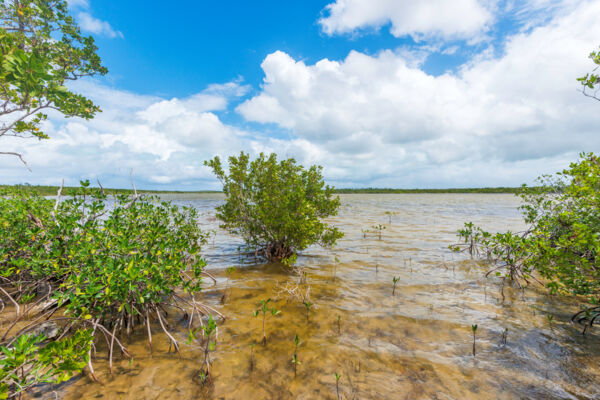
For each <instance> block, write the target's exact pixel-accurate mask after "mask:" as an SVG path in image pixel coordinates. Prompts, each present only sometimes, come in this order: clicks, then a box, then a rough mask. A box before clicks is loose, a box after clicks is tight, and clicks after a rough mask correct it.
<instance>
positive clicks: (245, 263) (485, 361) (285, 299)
mask: <svg viewBox="0 0 600 400" xmlns="http://www.w3.org/2000/svg"><path fill="white" fill-rule="evenodd" d="M341 198H342V204H343V206H342V208H341V210H340V213H339V215H338V216H337V217H335V218H332V219H331V222H332V223H334V224H336V225H337V226H339V227H340V229H341V230H342V231H344V232H345V235H346V236H345V237H344V239H343V240H341V241H340V243H339V246H338V247H336V248H335V249H334V251H331V250H325V249H321V248H317V247H315V248H309V249H307V250H306V251H305V252H304V253H303V254H302V256H301V257H300V258H299V263H298V264H299V266H300V267H302V268H303V269H304V271H305V272H306V279H307V283H308V286H310V292H309V295H310V301H311V302H312V303H314V306H313V307H312V308H311V310H310V314H309V319H308V320H307V316H306V309H305V307H304V305H302V304H301V303H300V302H298V301H297V300H294V299H293V298H289V296H288V294H287V293H286V292H285V291H284V290H283V288H285V287H286V286H287V287H288V288H290V287H293V286H294V285H296V284H297V283H298V282H299V281H300V278H299V276H298V275H297V274H295V273H293V272H291V271H288V270H286V269H285V268H283V267H282V266H281V265H275V264H266V265H265V264H260V263H258V264H257V263H255V262H254V259H253V258H249V259H248V258H244V257H241V256H240V255H239V253H238V246H240V245H241V241H240V240H239V239H237V238H233V237H231V236H229V235H228V234H226V233H225V232H223V231H221V230H219V229H217V225H218V224H217V222H216V220H215V218H214V207H215V206H216V205H218V204H219V203H220V202H221V201H222V197H221V196H220V195H201V196H198V195H197V196H177V197H173V198H171V199H172V200H175V201H176V202H177V203H180V204H187V205H193V206H194V207H197V208H198V209H199V210H200V211H201V213H202V224H203V226H204V227H205V228H206V229H215V230H216V235H214V237H213V238H211V239H210V240H209V244H208V245H207V246H206V251H205V258H206V260H207V261H208V263H209V267H208V271H209V272H210V273H211V274H212V275H214V276H215V277H216V278H217V283H216V284H213V282H212V281H211V280H210V279H206V281H205V286H206V287H205V290H204V292H203V295H202V296H201V297H202V300H203V301H204V302H206V303H207V304H209V305H211V306H213V307H215V308H216V309H217V310H219V311H220V312H221V313H223V314H224V315H226V316H227V320H226V321H225V322H223V323H220V326H219V332H218V344H217V347H216V350H215V352H214V354H213V359H214V360H213V385H212V387H202V386H201V385H200V384H199V380H198V379H197V374H198V371H199V370H200V368H201V363H202V360H203V356H202V352H201V350H200V344H199V343H197V344H192V345H191V346H187V345H182V352H181V358H180V357H179V356H177V355H176V354H172V353H169V352H168V347H169V346H168V341H167V339H166V337H165V336H164V335H162V334H160V333H159V329H160V328H159V327H158V326H154V327H153V330H154V331H155V332H154V335H153V342H154V352H153V355H152V356H151V355H150V353H149V350H148V347H147V342H146V337H145V336H144V335H143V332H141V331H140V332H138V333H137V334H136V335H134V336H133V337H132V339H131V341H130V342H129V343H128V348H129V350H130V352H131V353H133V355H134V357H135V358H134V361H133V362H132V363H130V362H129V361H126V360H123V361H120V362H118V363H117V365H118V367H117V368H116V369H115V371H113V374H112V375H110V374H109V373H108V368H107V361H106V360H105V354H104V353H103V352H102V351H99V352H98V355H97V358H96V359H95V368H96V370H97V372H98V374H99V377H100V379H101V381H102V385H100V384H95V383H92V382H91V380H90V379H89V378H88V377H86V376H82V377H80V378H77V379H74V380H72V381H70V382H68V383H66V384H63V385H62V386H61V387H59V388H58V389H57V390H56V392H55V393H48V392H46V393H44V394H42V397H46V398H55V397H64V398H66V399H198V398H209V399H287V398H290V399H291V398H298V399H321V398H323V399H337V398H338V394H337V390H336V381H335V377H334V373H336V372H337V373H338V374H340V375H341V378H340V380H339V397H340V398H343V399H353V398H356V399H359V398H360V399H515V398H534V399H586V398H600V388H599V387H598V385H597V382H598V381H599V380H598V378H599V377H600V376H599V375H600V374H599V371H600V369H599V367H598V361H599V360H600V341H599V340H598V337H597V336H594V335H588V336H587V337H582V336H581V335H580V334H579V328H578V327H575V326H572V325H571V324H570V323H569V317H570V315H571V313H573V312H575V311H577V307H578V305H577V303H576V302H575V301H571V300H569V301H567V300H565V299H561V298H555V297H550V296H548V295H547V294H546V292H545V291H544V290H543V289H539V288H535V287H532V288H529V289H527V290H525V291H520V290H516V289H514V290H513V289H505V294H506V298H505V300H504V301H502V298H501V296H500V284H499V281H498V280H497V278H487V279H486V278H484V277H483V275H484V273H485V272H486V271H487V269H486V267H485V266H484V265H478V264H477V263H475V262H473V261H471V260H470V259H469V257H468V256H465V255H456V254H452V253H450V252H449V251H448V250H447V247H448V245H449V244H451V243H454V242H455V241H456V236H455V232H456V230H457V229H458V228H461V227H462V224H463V222H464V221H473V222H475V223H476V224H478V225H480V226H482V227H484V228H486V229H487V230H491V231H498V230H506V229H511V230H513V231H519V230H522V229H523V228H524V226H523V225H522V223H521V220H520V218H519V212H518V210H517V209H516V208H517V207H518V204H519V203H518V200H517V199H516V198H515V197H514V196H512V195H486V194H464V195H463V194H448V195H446V194H423V195H421V194H408V195H391V194H386V195H343V196H341ZM386 212H390V213H392V215H390V214H386ZM378 224H381V225H384V226H385V229H384V230H382V235H381V239H379V238H378V237H377V236H376V235H371V236H370V237H367V238H365V237H364V235H363V232H362V230H363V229H370V228H371V227H372V226H373V225H378ZM335 257H337V258H338V259H339V263H336V262H335V261H334V260H335ZM229 266H235V267H236V270H235V272H234V273H233V274H232V275H231V279H230V281H228V280H227V276H226V274H225V268H227V267H229ZM334 274H335V279H334ZM393 277H399V278H400V279H399V282H398V284H397V288H396V291H395V295H392V278H393ZM308 286H307V285H306V284H300V288H301V289H303V290H306V289H307V287H308ZM224 293H227V296H226V298H225V301H224V303H223V302H222V298H223V294H224ZM267 298H273V299H274V300H273V301H274V306H275V307H276V308H277V309H280V310H281V315H278V316H275V317H271V318H268V319H267V325H266V331H267V336H268V344H267V345H266V346H263V345H261V344H257V345H256V346H255V347H254V361H255V362H254V367H253V368H252V369H251V361H250V358H251V344H252V343H253V342H260V340H261V338H262V331H261V329H262V328H261V321H260V319H258V318H254V317H253V316H252V311H253V310H255V309H256V308H257V304H258V302H259V300H260V299H267ZM548 315H551V316H553V319H552V321H550V320H549V318H548ZM338 316H339V324H338ZM179 319H180V315H179V314H177V313H175V312H174V313H173V314H170V322H171V330H172V331H173V332H174V333H175V336H176V337H177V339H178V340H181V341H185V340H186V338H187V332H186V329H185V325H184V322H181V321H179ZM472 324H477V325H478V329H477V337H476V350H477V354H476V356H475V357H474V356H473V354H472V346H473V335H472V331H471V325H472ZM506 328H508V335H507V343H506V345H502V344H501V340H502V332H503V331H504V330H505V329H506ZM593 333H595V332H593ZM296 334H297V335H298V336H299V338H300V340H301V341H302V343H301V345H300V347H299V348H298V361H299V362H300V364H299V365H298V367H297V375H296V376H294V370H293V367H292V362H291V360H292V354H293V352H294V343H293V340H294V336H295V335H296Z"/></svg>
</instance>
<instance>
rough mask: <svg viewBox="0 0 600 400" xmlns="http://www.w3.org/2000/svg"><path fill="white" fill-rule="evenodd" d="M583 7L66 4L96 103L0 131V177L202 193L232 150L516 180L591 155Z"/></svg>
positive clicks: (332, 166)
mask: <svg viewBox="0 0 600 400" xmlns="http://www.w3.org/2000/svg"><path fill="white" fill-rule="evenodd" d="M599 3H600V2H597V1H575V0H522V1H511V0H453V1H449V0H428V1H422V2H414V1H409V0H324V1H316V0H303V1H300V0H297V1H273V0H265V1H257V2H248V1H181V2H178V3H177V7H178V8H174V6H173V4H171V3H165V2H153V1H144V2H142V1H138V0H131V1H127V2H117V1H111V0H103V1H100V0H72V1H71V2H70V11H71V13H72V15H73V16H74V17H75V18H76V20H77V21H78V22H79V24H80V26H81V28H82V30H83V31H84V32H85V33H87V34H91V35H93V36H94V37H95V38H96V41H97V44H98V47H99V53H100V55H101V57H102V59H103V61H104V63H105V65H106V66H107V67H108V69H109V74H108V75H107V76H106V77H103V78H93V79H87V80H84V81H79V82H75V83H74V84H73V85H72V89H73V90H77V91H79V92H81V93H83V94H85V95H86V96H89V97H90V98H92V99H93V100H94V101H95V102H97V103H98V104H99V105H100V106H101V107H102V109H103V110H104V111H103V113H101V114H99V115H98V116H97V117H96V118H95V119H94V120H92V121H89V122H86V121H81V120H73V119H71V120H65V119H63V118H61V117H60V116H58V115H52V116H51V119H50V121H49V122H48V125H47V126H46V129H47V131H48V132H49V133H50V136H51V139H50V140H49V141H43V142H39V143H37V142H31V141H30V142H24V141H16V140H12V139H10V140H9V139H6V140H4V139H3V140H4V146H5V147H6V148H7V150H13V149H14V150H19V151H22V152H24V154H25V156H26V158H27V160H28V161H29V163H30V165H31V167H32V172H28V171H27V170H26V169H24V168H22V166H20V165H19V164H18V162H16V161H15V160H12V159H6V158H2V159H0V174H2V176H4V177H5V179H4V182H3V183H19V182H29V183H33V184H56V183H58V182H60V180H61V179H63V178H64V179H65V181H66V182H67V184H75V183H76V182H77V181H78V180H79V179H83V178H91V179H96V178H98V179H101V180H102V181H103V182H104V185H105V186H115V187H126V186H128V185H129V175H130V172H131V170H133V172H134V176H135V177H136V181H137V182H138V186H139V187H145V188H173V189H183V190H195V189H214V188H218V183H217V182H216V181H215V180H214V178H213V177H212V176H211V175H210V172H209V171H208V170H207V169H206V168H205V167H203V165H202V162H203V160H205V159H207V158H211V157H213V156H214V155H220V156H222V157H227V156H228V155H231V154H236V153H239V151H241V150H244V151H247V152H250V153H251V154H257V153H258V152H260V151H264V152H277V153H278V154H279V155H280V156H281V157H295V158H297V159H298V160H299V161H300V162H302V163H304V164H314V163H318V164H320V165H323V166H324V173H325V176H326V178H327V180H328V181H329V182H331V183H333V184H335V185H336V186H340V187H475V186H501V185H511V186H513V185H519V184H521V183H524V182H528V183H530V182H532V181H533V179H534V178H535V177H536V176H538V175H540V174H542V173H548V172H553V171H556V170H558V169H562V168H564V167H566V166H567V165H568V163H569V162H571V161H574V160H575V159H576V158H577V154H578V153H579V152H580V151H598V149H599V147H600V139H598V137H599V135H597V132H596V131H595V130H594V126H598V122H600V117H599V116H600V112H598V111H599V110H598V104H596V103H597V102H593V101H592V100H590V99H587V98H585V97H584V96H582V95H581V94H580V93H579V92H578V86H577V82H576V80H575V79H576V78H577V77H578V76H580V75H582V74H584V73H585V72H587V71H589V70H591V69H592V68H593V64H591V62H590V61H589V60H588V59H587V54H588V53H589V52H590V51H592V50H594V49H595V48H597V46H598V45H600V39H599V38H600V27H599V26H598V25H599V24H597V21H598V18H600V4H599Z"/></svg>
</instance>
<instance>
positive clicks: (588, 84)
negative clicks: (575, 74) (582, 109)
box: [577, 51, 600, 100]
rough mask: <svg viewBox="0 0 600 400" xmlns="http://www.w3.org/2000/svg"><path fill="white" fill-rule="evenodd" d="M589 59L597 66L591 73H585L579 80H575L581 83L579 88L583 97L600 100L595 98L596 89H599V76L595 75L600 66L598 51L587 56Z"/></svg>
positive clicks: (599, 52)
mask: <svg viewBox="0 0 600 400" xmlns="http://www.w3.org/2000/svg"><path fill="white" fill-rule="evenodd" d="M589 58H590V60H592V61H593V62H594V64H596V65H597V66H596V67H595V68H594V70H593V71H592V72H591V73H587V74H585V75H584V76H582V77H581V78H578V79H577V80H578V81H579V82H580V83H581V86H582V87H583V89H582V91H583V94H584V95H586V96H588V97H593V98H595V99H596V100H600V98H599V97H598V96H597V93H598V89H599V88H600V76H599V75H598V74H597V73H595V71H597V70H598V66H600V51H592V52H591V53H590V55H589ZM590 90H591V91H593V93H589V91H590Z"/></svg>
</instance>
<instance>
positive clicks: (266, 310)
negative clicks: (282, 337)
mask: <svg viewBox="0 0 600 400" xmlns="http://www.w3.org/2000/svg"><path fill="white" fill-rule="evenodd" d="M270 302H271V299H270V298H269V299H267V300H261V301H260V307H259V308H258V309H257V310H256V311H254V312H253V313H252V315H254V316H255V317H258V316H259V315H260V314H262V333H263V338H262V343H263V345H266V344H267V334H266V333H265V320H266V319H267V314H271V315H272V316H275V315H278V314H281V311H279V310H276V309H274V308H273V307H269V303H270Z"/></svg>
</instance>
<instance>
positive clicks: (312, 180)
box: [205, 152, 343, 261]
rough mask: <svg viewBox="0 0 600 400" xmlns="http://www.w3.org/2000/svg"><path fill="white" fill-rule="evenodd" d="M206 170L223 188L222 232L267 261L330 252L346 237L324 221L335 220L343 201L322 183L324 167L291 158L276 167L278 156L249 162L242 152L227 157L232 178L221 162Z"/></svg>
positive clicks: (247, 156) (220, 213)
mask: <svg viewBox="0 0 600 400" xmlns="http://www.w3.org/2000/svg"><path fill="white" fill-rule="evenodd" d="M205 165H207V166H209V167H210V168H212V170H213V172H214V174H215V175H216V176H217V178H218V179H219V180H220V181H221V182H222V183H223V192H224V193H225V196H226V202H225V204H223V205H221V206H219V207H217V218H219V219H220V220H221V221H222V222H223V225H222V226H223V227H224V228H226V229H228V230H229V231H230V232H232V233H234V234H239V235H241V236H242V237H243V238H244V240H245V241H246V242H247V243H248V245H250V246H252V247H254V248H255V249H256V252H257V253H260V254H262V255H264V256H265V257H266V258H267V259H269V260H276V261H281V260H284V259H288V258H290V257H292V256H293V255H294V254H296V252H297V251H301V250H304V249H306V248H307V247H308V246H310V245H312V244H316V243H318V244H320V245H322V246H332V245H334V244H335V242H336V241H337V239H339V238H341V237H342V236H343V235H342V233H341V232H340V231H338V229H337V228H335V227H332V226H330V225H327V224H326V223H324V222H323V221H322V219H323V218H326V217H329V216H332V215H336V214H337V211H338V208H339V206H340V200H339V198H337V197H333V188H331V187H329V186H326V185H325V183H324V182H323V177H322V175H321V170H322V168H321V167H319V166H312V167H310V168H309V169H304V167H302V166H301V165H298V164H296V161H295V160H294V159H293V158H290V159H287V160H282V161H280V162H278V161H277V156H276V155H275V154H271V155H270V156H268V157H267V156H265V155H264V154H262V153H261V154H260V156H259V157H258V158H257V159H255V160H254V161H250V159H249V155H248V154H245V153H244V152H242V153H241V154H240V155H239V156H238V157H234V156H232V157H229V174H227V173H225V171H224V170H223V167H222V165H221V160H220V159H219V157H215V158H214V159H212V160H210V161H206V162H205Z"/></svg>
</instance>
